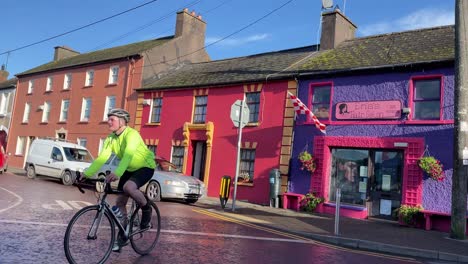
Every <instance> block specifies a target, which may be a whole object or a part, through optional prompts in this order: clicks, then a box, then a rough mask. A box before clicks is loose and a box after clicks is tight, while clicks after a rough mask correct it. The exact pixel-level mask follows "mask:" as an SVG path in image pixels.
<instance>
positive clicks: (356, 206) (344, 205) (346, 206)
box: [323, 202, 367, 211]
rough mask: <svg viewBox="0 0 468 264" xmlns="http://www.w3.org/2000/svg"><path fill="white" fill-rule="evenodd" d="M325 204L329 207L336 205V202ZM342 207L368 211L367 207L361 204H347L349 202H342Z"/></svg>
mask: <svg viewBox="0 0 468 264" xmlns="http://www.w3.org/2000/svg"><path fill="white" fill-rule="evenodd" d="M323 205H324V206H328V207H336V204H335V203H330V202H329V203H323ZM340 208H343V209H349V210H353V211H367V208H366V207H365V206H359V205H347V204H340Z"/></svg>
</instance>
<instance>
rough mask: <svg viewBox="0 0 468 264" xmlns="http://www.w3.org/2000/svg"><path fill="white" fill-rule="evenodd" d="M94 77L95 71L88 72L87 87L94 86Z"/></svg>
mask: <svg viewBox="0 0 468 264" xmlns="http://www.w3.org/2000/svg"><path fill="white" fill-rule="evenodd" d="M94 75H95V72H94V70H93V69H91V70H87V71H86V80H85V87H89V86H93V85H94Z"/></svg>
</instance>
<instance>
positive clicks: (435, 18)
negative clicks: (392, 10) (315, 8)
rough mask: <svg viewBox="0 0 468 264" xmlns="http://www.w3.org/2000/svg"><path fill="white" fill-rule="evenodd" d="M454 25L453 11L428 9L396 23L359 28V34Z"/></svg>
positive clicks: (380, 23)
mask: <svg viewBox="0 0 468 264" xmlns="http://www.w3.org/2000/svg"><path fill="white" fill-rule="evenodd" d="M453 24H455V14H454V12H453V11H448V10H439V9H434V8H426V9H421V10H418V11H416V12H413V13H411V14H409V15H407V16H404V17H402V18H399V19H397V20H394V21H385V22H379V23H376V24H372V25H365V26H362V27H361V28H358V33H359V35H362V36H369V35H377V34H383V33H390V32H399V31H405V30H412V29H418V28H429V27H436V26H443V25H453Z"/></svg>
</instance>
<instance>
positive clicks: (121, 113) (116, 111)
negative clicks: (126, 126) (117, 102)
mask: <svg viewBox="0 0 468 264" xmlns="http://www.w3.org/2000/svg"><path fill="white" fill-rule="evenodd" d="M109 116H116V117H120V118H123V119H124V120H125V122H127V123H128V122H129V121H130V114H129V113H128V112H127V111H126V110H124V109H120V108H114V109H112V110H110V111H109V113H107V117H109Z"/></svg>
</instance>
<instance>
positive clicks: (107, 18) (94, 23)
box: [0, 0, 158, 55]
mask: <svg viewBox="0 0 468 264" xmlns="http://www.w3.org/2000/svg"><path fill="white" fill-rule="evenodd" d="M157 1H158V0H152V1H149V2H146V3H144V4H141V5H139V6H136V7H133V8H130V9H128V10H125V11H123V12H120V13H118V14H115V15H112V16H109V17H106V18H103V19H100V20H98V21H95V22H92V23H90V24H87V25H84V26H81V27H79V28H76V29H72V30H69V31H67V32H64V33H61V34H58V35H55V36H53V37H49V38H46V39H43V40H40V41H36V42H34V43H31V44H28V45H25V46H22V47H19V48H16V49H12V50H7V51H5V52H2V53H0V55H3V54H7V53H11V52H14V51H18V50H22V49H25V48H29V47H31V46H34V45H37V44H40V43H43V42H46V41H49V40H52V39H56V38H58V37H61V36H65V35H68V34H70V33H73V32H76V31H78V30H81V29H84V28H87V27H90V26H93V25H96V24H98V23H101V22H104V21H106V20H109V19H112V18H114V17H117V16H120V15H122V14H125V13H128V12H130V11H133V10H135V9H138V8H140V7H143V6H146V5H149V4H151V3H153V2H157Z"/></svg>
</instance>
